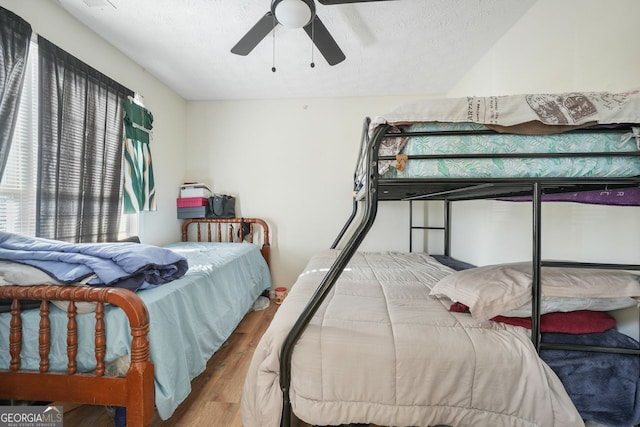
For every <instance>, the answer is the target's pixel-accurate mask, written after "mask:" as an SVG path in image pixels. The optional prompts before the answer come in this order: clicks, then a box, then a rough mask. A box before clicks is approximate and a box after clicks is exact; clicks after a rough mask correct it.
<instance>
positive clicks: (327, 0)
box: [318, 0, 392, 6]
mask: <svg viewBox="0 0 640 427" xmlns="http://www.w3.org/2000/svg"><path fill="white" fill-rule="evenodd" d="M318 1H319V2H320V4H323V5H325V6H331V5H334V4H345V3H370V2H374V1H392V0H318Z"/></svg>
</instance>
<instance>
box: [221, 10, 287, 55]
mask: <svg viewBox="0 0 640 427" xmlns="http://www.w3.org/2000/svg"><path fill="white" fill-rule="evenodd" d="M276 25H278V22H277V21H276V20H275V18H274V17H273V15H272V14H271V12H267V13H266V14H265V15H264V16H263V17H262V18H260V20H259V21H258V22H256V24H255V25H254V26H253V27H252V28H251V29H250V30H249V31H248V32H247V34H245V35H244V37H242V38H241V39H240V41H239V42H238V43H236V45H235V46H234V47H233V48H232V49H231V53H235V54H236V55H243V56H246V55H248V54H249V52H251V51H252V50H253V48H255V47H256V46H257V45H258V43H260V42H261V41H262V39H264V38H265V37H266V36H267V35H268V34H269V33H270V32H271V30H273V28H274V27H275V26H276Z"/></svg>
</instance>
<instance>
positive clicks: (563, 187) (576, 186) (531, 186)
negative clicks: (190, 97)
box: [280, 117, 640, 427]
mask: <svg viewBox="0 0 640 427" xmlns="http://www.w3.org/2000/svg"><path fill="white" fill-rule="evenodd" d="M370 123H371V120H370V118H368V117H367V118H366V119H365V120H364V123H363V130H362V139H361V149H360V154H359V159H358V163H357V164H358V165H359V164H361V162H362V164H363V165H364V169H365V171H366V173H365V176H366V182H365V185H366V190H365V191H364V192H362V191H361V192H360V194H361V195H362V196H361V197H362V199H359V197H358V195H357V194H358V190H359V189H358V188H354V198H353V210H352V213H351V215H350V216H349V218H348V219H347V221H346V223H345V224H344V226H343V227H342V229H341V230H340V232H339V233H338V236H337V237H336V239H335V241H334V242H333V244H332V245H331V249H336V248H337V247H338V245H339V244H340V242H341V241H342V240H343V239H344V238H345V236H346V235H347V231H349V230H350V229H351V228H352V227H353V226H354V220H355V218H356V217H357V216H358V210H359V208H358V206H359V204H360V203H362V204H363V205H364V212H363V213H362V215H361V217H360V221H359V222H358V223H357V224H356V225H355V227H356V228H355V230H354V231H353V233H352V234H351V236H350V237H349V239H348V240H347V242H346V243H345V245H344V247H343V249H342V250H341V251H340V253H339V255H338V256H337V258H336V260H335V261H334V263H333V265H332V266H331V268H330V269H329V271H328V272H327V274H326V275H325V276H324V278H323V279H322V281H321V282H320V284H319V285H318V287H317V289H316V291H315V292H314V294H313V295H312V297H311V299H310V300H309V302H308V303H307V305H306V306H305V308H304V310H303V312H302V313H301V315H300V316H299V317H298V319H297V321H296V323H295V324H294V325H293V327H292V328H291V331H290V332H289V334H288V335H287V338H286V339H285V341H284V345H283V348H282V350H281V353H280V389H281V391H282V394H283V407H282V417H281V422H280V425H281V426H282V427H289V426H290V425H291V416H292V410H291V401H290V398H289V390H290V383H291V358H292V356H293V350H294V347H295V344H296V342H297V341H298V339H299V338H300V336H301V335H302V334H303V333H304V330H305V329H306V327H307V326H308V324H309V322H310V321H311V319H312V318H313V316H314V314H315V313H316V311H317V310H318V308H319V307H320V306H321V304H322V303H323V301H324V299H325V297H326V296H327V295H328V293H329V291H330V290H331V288H332V287H333V286H334V284H335V283H336V281H337V280H338V278H339V277H340V274H341V273H342V271H343V270H344V268H345V267H346V266H347V264H348V263H349V261H350V260H351V258H352V256H353V255H354V254H355V252H356V251H357V249H358V248H359V247H360V244H361V243H362V241H363V240H364V238H365V236H366V235H367V233H368V232H369V230H370V228H371V226H372V225H373V223H374V221H375V218H376V214H377V211H378V202H379V201H392V200H393V201H409V202H412V201H414V200H442V201H444V225H443V226H442V227H428V226H427V227H421V226H413V222H412V221H413V219H412V218H410V237H409V239H410V247H411V244H412V237H411V234H412V231H413V229H418V228H423V229H439V230H443V231H444V255H446V256H450V255H451V253H450V252H451V242H450V240H451V239H450V237H451V234H450V215H451V214H450V212H451V209H450V204H451V202H453V201H460V200H477V199H495V198H503V197H514V196H530V197H531V198H532V209H533V219H532V233H533V245H532V246H533V247H532V316H531V323H532V327H531V339H532V341H533V344H534V346H535V348H536V351H538V352H539V351H540V350H541V349H565V350H581V351H593V352H605V353H620V354H632V355H640V349H625V348H610V347H597V346H584V345H567V344H550V343H542V342H541V333H540V316H541V313H540V302H541V291H542V290H541V286H540V276H541V267H578V268H603V269H616V270H640V264H611V263H607V264H600V263H576V262H558V261H545V260H543V259H542V256H541V231H542V221H541V207H542V195H543V193H544V194H552V193H564V192H577V191H589V190H595V189H603V188H606V189H609V190H611V189H616V188H630V187H635V186H640V176H635V177H619V178H616V177H613V178H592V177H589V178H421V179H415V178H390V179H389V178H381V177H380V176H379V174H378V163H379V161H381V160H395V159H396V158H395V156H379V155H378V151H379V148H380V144H381V142H382V141H383V140H384V139H385V138H397V137H398V136H430V135H465V134H479V133H483V134H495V133H497V132H495V131H493V130H482V131H477V130H476V131H439V132H404V131H403V132H400V133H397V132H394V133H391V132H389V131H390V128H391V127H390V126H389V125H381V126H378V127H377V128H376V129H375V131H374V132H373V135H372V136H371V138H370V137H369V125H370ZM612 131H615V132H620V133H628V132H631V131H632V130H631V125H626V124H621V125H618V126H616V128H615V129H612V128H611V127H607V128H601V127H597V126H596V127H590V128H582V129H575V130H571V131H569V132H572V133H590V132H612ZM363 156H364V158H362V157H363ZM611 156H640V151H637V152H631V153H630V152H619V153H603V152H584V153H526V154H517V153H508V154H490V155H489V154H478V155H475V154H470V155H469V154H468V155H441V154H438V155H415V156H408V159H455V158H457V159H460V158H514V157H517V158H533V157H545V158H551V157H611ZM357 169H358V167H357V166H356V173H355V174H354V182H357V173H358V170H357Z"/></svg>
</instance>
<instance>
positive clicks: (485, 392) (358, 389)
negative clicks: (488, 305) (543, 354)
mask: <svg viewBox="0 0 640 427" xmlns="http://www.w3.org/2000/svg"><path fill="white" fill-rule="evenodd" d="M337 253H338V252H337V251H336V250H328V251H325V252H322V253H320V254H318V255H316V256H314V257H313V258H312V259H311V260H310V261H309V264H308V265H307V268H306V269H305V271H304V272H303V273H302V274H301V275H300V277H299V278H298V280H297V282H296V283H295V285H294V286H293V287H292V289H291V291H290V292H289V295H288V296H287V298H286V299H285V301H284V303H283V304H282V306H281V307H280V308H279V310H278V312H277V314H276V316H275V318H274V319H273V321H272V323H271V325H270V327H269V328H268V329H267V331H266V332H265V334H264V335H263V337H262V339H261V340H260V343H259V344H258V346H257V348H256V351H255V353H254V356H253V359H252V362H251V365H250V368H249V371H248V374H247V377H246V380H245V385H244V392H243V396H242V401H241V414H242V421H243V425H244V426H245V427H258V426H260V427H269V426H273V427H275V426H279V423H280V416H281V411H282V392H281V390H280V384H279V362H280V351H281V348H282V344H283V342H284V340H285V338H286V336H287V334H288V332H289V330H290V329H291V327H292V325H293V324H294V323H295V321H296V320H297V318H298V316H299V315H300V313H301V312H302V310H303V308H304V306H305V305H306V303H307V301H308V300H309V298H310V297H311V295H312V294H313V293H314V291H315V290H316V287H317V285H318V283H319V282H320V281H321V280H322V278H323V277H324V275H325V274H326V272H327V270H328V268H329V266H330V265H331V264H332V263H333V261H334V260H335V258H336V256H337ZM451 272H453V270H452V269H450V268H449V267H446V266H444V265H442V264H440V263H438V262H437V261H436V260H435V259H433V258H431V257H430V256H428V255H426V254H422V253H394V252H386V253H366V252H358V253H356V254H355V255H354V257H353V258H352V260H351V261H350V262H349V264H348V266H347V267H346V268H345V270H344V272H343V273H342V275H341V276H340V279H339V280H338V282H337V283H336V284H335V286H334V287H333V288H332V289H331V291H330V293H329V294H328V296H327V298H326V299H325V301H324V303H323V304H322V305H321V307H320V309H319V310H318V312H317V313H316V314H315V315H314V317H313V319H312V320H311V322H310V324H309V326H308V328H307V329H306V330H305V332H304V334H303V335H302V336H301V338H300V339H299V341H298V342H297V344H296V345H295V348H294V351H293V357H292V365H291V369H292V371H291V377H292V380H291V390H290V398H291V404H292V409H293V412H294V413H295V414H296V416H297V417H298V418H300V419H301V420H302V421H305V422H307V423H309V424H315V425H340V424H347V423H373V424H376V425H407V426H408V425H410V426H430V425H431V426H432V425H436V424H445V425H455V426H479V425H487V426H488V425H491V426H498V427H499V426H505V427H507V426H508V427H514V426H545V427H553V426H582V425H583V422H582V420H581V418H580V415H579V414H578V412H577V410H576V409H575V407H574V405H573V403H572V402H571V400H570V399H569V396H568V395H567V394H566V392H565V390H564V388H563V386H562V384H561V382H560V380H559V379H558V377H557V376H556V375H555V374H554V373H553V371H552V370H551V369H550V368H549V367H548V366H547V365H546V364H545V363H544V362H543V361H542V360H541V359H540V358H539V357H538V356H537V354H536V351H535V349H534V347H533V344H532V343H531V339H530V337H529V334H528V333H527V332H526V331H525V330H524V329H522V328H517V327H513V326H509V325H504V324H500V323H497V322H491V321H484V322H481V321H477V320H474V319H473V318H472V317H471V316H468V315H464V314H461V313H454V312H450V311H449V310H448V304H450V301H449V302H448V303H447V302H446V301H443V300H439V299H435V298H432V297H430V296H429V292H430V288H431V286H432V285H434V284H435V283H436V282H437V281H438V280H440V279H441V278H442V277H445V276H446V275H448V274H451Z"/></svg>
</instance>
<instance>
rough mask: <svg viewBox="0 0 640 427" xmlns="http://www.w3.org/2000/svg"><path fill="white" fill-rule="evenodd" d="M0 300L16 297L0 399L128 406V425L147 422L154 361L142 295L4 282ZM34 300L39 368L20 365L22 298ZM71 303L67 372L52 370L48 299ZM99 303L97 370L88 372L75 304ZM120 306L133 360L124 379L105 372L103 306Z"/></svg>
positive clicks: (150, 412)
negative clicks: (80, 368) (81, 367)
mask: <svg viewBox="0 0 640 427" xmlns="http://www.w3.org/2000/svg"><path fill="white" fill-rule="evenodd" d="M0 298H1V299H10V300H13V302H12V305H11V320H10V331H9V334H8V336H9V353H10V366H9V369H8V370H0V398H2V399H16V400H33V401H48V402H52V401H66V402H76V403H86V404H96V405H113V406H125V407H127V425H128V426H129V427H133V426H144V425H148V424H150V422H151V419H152V417H153V413H154V383H153V364H152V363H151V359H150V351H149V338H148V333H149V314H148V312H147V308H146V307H145V305H144V303H143V302H142V300H140V298H139V297H138V296H137V295H136V294H135V293H133V292H131V291H129V290H127V289H122V288H105V287H102V288H98V287H90V286H77V287H76V286H57V285H37V286H2V287H0ZM21 300H23V301H26V300H31V301H33V300H35V301H41V304H40V324H39V338H38V343H39V353H40V365H39V371H27V370H22V369H21V366H20V365H21V363H20V353H21V350H22V342H23V329H22V320H21V313H22V308H21V303H20V301H21ZM51 300H58V301H69V302H70V303H69V307H68V309H67V317H68V322H67V356H68V365H67V370H66V372H57V371H56V372H53V371H50V370H49V360H48V356H49V352H50V349H51V335H50V319H49V304H50V303H49V301H51ZM80 301H83V302H95V303H96V310H95V335H94V336H95V359H96V369H95V371H94V372H90V373H79V372H77V362H76V356H77V352H78V334H77V309H76V304H75V303H76V302H80ZM105 303H108V304H112V305H116V306H118V307H120V308H121V309H122V310H123V311H124V312H125V314H126V316H127V318H128V320H129V325H130V327H131V337H132V342H131V354H130V357H131V364H130V367H129V370H128V371H127V373H126V376H124V377H114V376H106V375H105V360H104V358H105V354H106V333H107V332H106V330H105V322H104V309H105V307H104V304H105Z"/></svg>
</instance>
